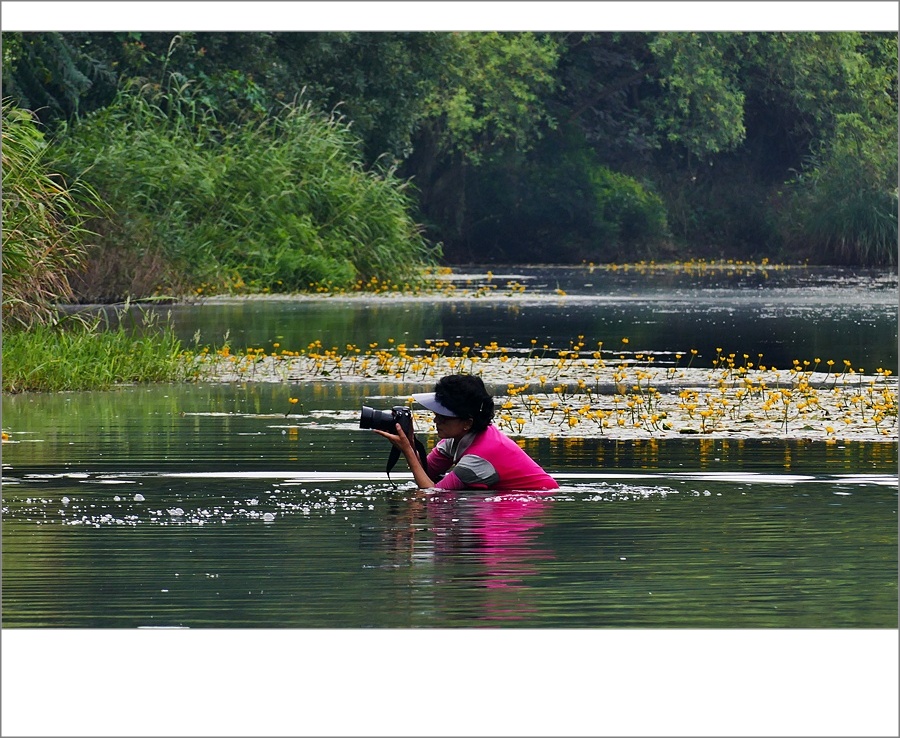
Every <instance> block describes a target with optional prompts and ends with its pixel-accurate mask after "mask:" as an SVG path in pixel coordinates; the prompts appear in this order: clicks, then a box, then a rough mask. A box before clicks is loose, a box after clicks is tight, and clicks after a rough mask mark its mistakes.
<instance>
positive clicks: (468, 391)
mask: <svg viewBox="0 0 900 738" xmlns="http://www.w3.org/2000/svg"><path fill="white" fill-rule="evenodd" d="M434 394H435V398H436V399H437V401H438V402H439V403H441V404H442V405H443V406H444V407H446V408H447V409H448V410H452V411H453V412H454V413H456V414H457V415H458V416H459V417H460V418H472V430H474V431H476V432H479V431H483V430H484V429H485V428H487V427H488V426H489V425H490V424H491V420H493V418H494V400H493V398H492V397H491V396H490V394H488V391H487V389H486V388H485V386H484V382H482V381H481V377H476V376H474V375H472V374H448V375H447V376H446V377H442V378H441V379H440V380H439V381H438V383H437V384H436V385H435V387H434Z"/></svg>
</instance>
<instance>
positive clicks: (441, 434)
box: [434, 413, 472, 440]
mask: <svg viewBox="0 0 900 738" xmlns="http://www.w3.org/2000/svg"><path fill="white" fill-rule="evenodd" d="M434 427H435V428H437V434H438V438H453V439H456V440H459V439H460V438H462V437H463V436H464V435H466V433H468V432H469V430H470V429H471V427H472V422H471V420H469V419H467V418H452V417H450V416H449V415H439V414H438V413H435V414H434Z"/></svg>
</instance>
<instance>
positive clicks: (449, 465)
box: [375, 374, 559, 490]
mask: <svg viewBox="0 0 900 738" xmlns="http://www.w3.org/2000/svg"><path fill="white" fill-rule="evenodd" d="M413 398H414V399H415V400H416V402H418V403H419V404H420V405H422V406H423V407H425V408H426V409H428V410H431V411H432V412H433V413H434V424H435V427H436V428H437V434H438V439H439V440H438V442H437V443H436V444H435V447H434V448H433V449H432V450H431V453H430V454H428V457H427V459H426V467H423V466H422V462H421V461H420V460H419V457H418V455H417V454H416V451H415V448H414V446H413V435H412V432H410V435H409V436H407V435H406V434H405V433H404V432H403V430H402V428H401V427H400V424H399V423H398V424H397V432H396V434H394V433H387V432H385V431H381V430H375V432H376V433H378V434H379V435H381V436H384V437H385V438H387V439H388V440H389V441H390V442H391V443H392V444H394V446H396V447H397V448H398V449H400V451H401V453H402V454H403V456H404V457H405V458H406V463H407V464H409V468H410V470H411V471H412V473H413V477H414V478H415V480H416V484H418V485H419V487H420V488H421V489H428V488H431V487H434V488H436V489H444V490H454V489H503V490H540V489H557V488H558V487H559V485H558V484H557V483H556V481H555V480H554V479H553V477H551V476H550V475H548V474H547V473H546V472H545V471H544V470H543V469H542V468H541V467H540V466H538V464H537V463H535V461H534V460H533V459H532V458H531V457H530V456H529V455H528V454H526V453H525V452H524V451H523V450H522V449H521V448H519V446H518V444H517V443H516V442H515V441H513V440H512V439H511V438H509V437H508V436H506V435H504V434H503V433H502V432H500V430H499V429H498V428H497V427H496V426H494V425H493V424H492V423H491V420H492V419H493V417H494V400H493V398H492V397H491V396H490V395H489V394H488V391H487V389H485V386H484V382H482V381H481V378H480V377H476V376H473V375H471V374H450V375H448V376H446V377H444V378H443V379H441V380H440V381H439V382H438V383H437V385H435V388H434V392H422V393H419V394H414V395H413Z"/></svg>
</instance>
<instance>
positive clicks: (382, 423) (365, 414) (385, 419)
mask: <svg viewBox="0 0 900 738" xmlns="http://www.w3.org/2000/svg"><path fill="white" fill-rule="evenodd" d="M396 423H397V421H396V420H394V414H393V413H392V412H391V411H390V410H375V409H374V408H371V407H367V406H366V405H363V407H362V411H361V412H360V414H359V427H360V428H374V429H375V430H382V431H387V432H388V433H396V432H397V428H396V427H395V425H396Z"/></svg>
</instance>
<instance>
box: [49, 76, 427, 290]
mask: <svg viewBox="0 0 900 738" xmlns="http://www.w3.org/2000/svg"><path fill="white" fill-rule="evenodd" d="M173 79H174V78H173ZM200 96H201V92H200V91H198V90H194V89H193V88H192V87H191V85H190V84H189V83H186V82H185V83H183V84H181V85H180V86H176V85H175V84H174V83H172V84H170V86H169V87H168V88H167V89H166V90H165V91H163V92H159V91H152V90H148V89H146V88H145V89H135V88H131V89H125V90H123V91H121V92H120V93H119V96H118V97H117V99H116V101H115V102H114V103H113V104H112V105H110V106H109V107H107V108H105V109H103V110H100V111H97V113H95V114H93V115H91V116H90V117H88V118H86V119H84V120H82V121H79V122H77V123H76V124H74V125H72V126H71V127H70V128H69V129H67V130H66V131H65V134H64V135H63V136H62V137H61V139H60V161H68V162H69V163H70V166H71V168H72V171H74V172H78V173H82V174H83V175H84V177H86V178H87V179H88V180H89V181H90V182H91V183H92V184H93V185H94V186H95V187H96V188H97V190H98V191H99V192H101V193H102V195H103V196H104V198H105V199H106V200H107V201H108V202H109V203H110V204H111V205H112V213H113V215H110V216H107V217H108V218H111V219H113V220H114V221H116V223H117V226H116V227H105V228H98V230H102V231H104V232H107V231H108V232H111V233H123V232H129V234H130V237H131V238H132V239H133V242H134V243H135V244H140V246H139V247H138V248H141V249H148V250H149V249H153V250H154V251H155V252H156V253H161V254H164V255H165V256H166V258H167V259H168V260H169V261H170V263H171V268H172V270H174V271H179V272H181V273H182V275H183V276H184V277H185V278H186V279H187V281H188V282H190V283H191V284H193V285H194V286H195V287H196V286H199V285H204V291H205V292H206V293H210V292H249V291H256V292H264V291H271V292H291V291H303V290H307V289H309V287H310V285H312V284H316V285H333V286H335V287H339V288H345V287H349V286H351V285H352V284H354V283H355V282H356V281H358V280H363V281H367V280H369V279H371V278H372V277H376V278H378V279H379V280H387V279H393V280H401V281H413V280H415V279H416V276H417V274H418V272H419V271H420V269H421V267H422V266H423V265H426V264H431V263H433V261H434V258H435V256H436V253H437V252H436V250H435V249H433V248H431V247H430V246H429V245H428V244H427V243H426V241H425V240H424V238H423V236H422V234H421V232H420V228H419V226H418V225H417V224H416V223H415V222H414V221H413V220H412V218H411V216H410V215H409V213H410V212H411V210H412V205H413V201H412V198H411V197H410V193H409V191H408V183H406V182H404V181H401V180H400V179H399V178H398V177H397V176H396V172H395V171H394V170H393V169H391V168H389V167H381V168H375V169H366V168H365V167H364V166H363V164H362V163H361V162H362V159H361V144H360V142H359V141H358V140H357V139H356V138H355V137H354V135H353V134H352V133H351V130H350V128H349V126H348V125H347V124H346V123H345V122H344V121H343V120H341V118H340V117H338V116H336V115H331V116H325V115H321V114H319V113H317V112H315V111H314V110H313V109H312V108H311V107H310V105H308V104H304V103H295V104H289V105H285V106H284V108H283V109H282V111H281V112H280V114H278V115H276V116H274V117H266V118H262V119H255V120H250V121H245V122H241V123H230V124H227V125H224V124H220V123H219V122H218V121H217V119H216V115H215V111H214V110H212V109H211V108H209V107H208V106H207V105H205V104H204V103H203V102H201V101H200ZM129 224H130V225H131V226H132V227H131V230H130V231H128V229H127V228H126V226H127V225H129ZM135 224H140V231H142V232H134V231H135V229H134V227H133V226H134V225H135ZM106 246H107V247H108V248H109V249H112V248H113V247H121V244H118V243H112V242H107V244H106ZM98 258H102V253H101V254H100V255H99V257H98Z"/></svg>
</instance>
